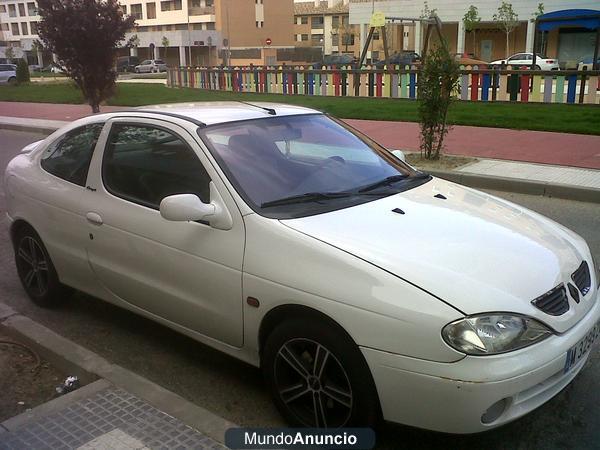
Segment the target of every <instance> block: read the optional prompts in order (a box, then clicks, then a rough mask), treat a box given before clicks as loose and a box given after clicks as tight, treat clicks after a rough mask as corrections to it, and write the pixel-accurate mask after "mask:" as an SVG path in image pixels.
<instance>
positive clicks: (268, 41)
mask: <svg viewBox="0 0 600 450" xmlns="http://www.w3.org/2000/svg"><path fill="white" fill-rule="evenodd" d="M265 43H266V44H267V45H271V44H272V43H273V41H272V40H271V38H267V40H266V41H265Z"/></svg>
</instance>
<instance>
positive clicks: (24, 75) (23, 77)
mask: <svg viewBox="0 0 600 450" xmlns="http://www.w3.org/2000/svg"><path fill="white" fill-rule="evenodd" d="M29 81H31V76H30V75H29V65H28V64H27V61H26V60H25V59H22V58H21V59H19V62H17V83H18V84H21V83H29Z"/></svg>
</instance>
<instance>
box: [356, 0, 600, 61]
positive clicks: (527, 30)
mask: <svg viewBox="0 0 600 450" xmlns="http://www.w3.org/2000/svg"><path fill="white" fill-rule="evenodd" d="M510 3H512V7H513V10H514V11H515V13H516V14H517V15H518V20H519V25H518V26H517V28H516V29H515V30H514V31H513V32H512V33H511V34H510V36H509V43H508V48H507V46H506V34H505V33H504V32H503V30H501V29H500V28H499V26H498V24H497V23H496V22H494V20H493V16H494V14H495V13H497V11H498V7H499V6H500V4H501V0H428V1H427V7H428V9H429V10H430V11H431V10H435V11H436V13H437V15H438V16H439V17H440V19H441V20H442V22H443V24H444V26H443V35H444V36H445V38H446V39H447V40H448V43H449V45H450V48H451V50H452V52H454V53H459V54H462V53H467V54H471V55H473V56H475V57H477V58H479V59H482V60H484V61H493V60H497V59H502V58H504V57H505V56H506V54H507V53H508V54H514V53H518V52H532V51H533V43H534V29H535V25H534V22H533V21H532V18H533V16H534V13H535V12H536V11H537V10H538V4H539V3H542V4H543V6H544V12H545V13H549V12H553V11H561V10H570V9H591V10H598V9H600V8H599V6H600V3H599V1H598V0H545V1H543V2H540V0H513V1H512V2H510ZM470 5H475V6H477V8H478V11H479V15H480V16H481V22H480V23H479V25H478V26H477V27H476V29H475V36H474V39H473V35H472V33H470V32H469V33H467V32H466V31H465V27H464V24H463V21H462V19H463V17H464V15H465V13H466V12H467V10H468V9H469V6H470ZM349 6H350V23H351V24H353V25H355V26H358V27H360V34H361V36H365V35H366V33H367V32H368V29H369V25H368V24H369V21H370V18H371V16H372V14H373V11H377V12H383V13H384V14H385V15H386V16H387V17H413V18H419V17H421V16H422V15H423V13H424V10H425V2H424V1H423V0H350V5H349ZM411 28H412V30H413V31H412V32H413V34H414V44H413V45H412V46H413V47H414V48H411V50H412V49H414V50H415V51H417V52H418V53H419V52H420V50H421V48H422V45H423V35H424V33H423V31H424V30H423V29H422V28H423V27H422V25H421V23H420V22H416V23H415V25H414V26H412V27H411ZM596 38H597V37H596V32H595V31H591V30H588V29H585V28H576V27H562V28H560V29H556V30H552V31H549V32H548V33H547V34H546V35H544V36H542V38H541V39H539V40H538V43H539V46H538V48H537V49H536V51H537V52H540V53H544V54H546V55H547V56H548V57H552V58H557V59H558V60H559V61H560V62H561V65H562V66H572V65H573V64H574V63H575V64H576V61H578V60H580V59H581V58H582V57H586V56H590V55H591V54H592V53H593V48H594V44H595V41H596Z"/></svg>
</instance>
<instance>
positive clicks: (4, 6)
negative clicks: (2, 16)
mask: <svg viewBox="0 0 600 450" xmlns="http://www.w3.org/2000/svg"><path fill="white" fill-rule="evenodd" d="M5 12H6V5H0V13H5Z"/></svg>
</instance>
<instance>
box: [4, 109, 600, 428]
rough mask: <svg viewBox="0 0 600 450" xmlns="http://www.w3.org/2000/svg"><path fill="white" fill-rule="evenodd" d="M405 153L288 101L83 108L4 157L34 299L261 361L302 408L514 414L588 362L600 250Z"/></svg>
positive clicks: (277, 389) (445, 415)
mask: <svg viewBox="0 0 600 450" xmlns="http://www.w3.org/2000/svg"><path fill="white" fill-rule="evenodd" d="M396 155H398V154H397V153H394V152H390V151H388V150H386V149H385V148H383V147H381V146H380V145H378V144H376V143H374V142H373V141H372V140H370V139H367V138H366V137H365V136H363V135H362V134H360V133H359V132H357V131H354V130H353V129H351V128H349V127H348V126H347V125H346V124H344V123H343V122H341V121H338V120H336V119H334V118H331V117H329V116H327V115H324V114H322V113H320V112H318V111H315V110H311V109H307V108H302V107H297V106H291V105H284V104H268V103H262V104H259V103H257V104H248V103H244V104H242V103H235V102H221V103H197V104H178V105H162V106H157V107H146V108H143V109H138V110H137V111H121V112H114V113H109V114H97V115H94V116H90V117H87V118H84V119H80V120H76V121H74V122H72V123H70V124H69V125H67V126H65V127H64V128H62V129H60V130H59V131H57V132H55V133H53V134H51V135H50V136H48V137H47V138H46V139H44V140H42V141H39V142H35V143H33V144H30V145H28V146H26V147H25V148H24V149H23V150H22V151H21V153H20V154H19V155H18V156H16V157H15V158H14V159H13V160H12V161H10V163H9V164H8V166H7V168H6V173H5V176H4V182H3V184H4V191H5V198H6V204H7V208H6V210H7V214H8V223H9V227H10V236H11V239H12V243H13V245H14V250H15V261H16V268H17V273H18V275H19V277H20V280H21V283H22V285H23V288H24V289H25V291H26V293H27V294H28V295H29V297H30V298H31V299H32V300H33V301H34V302H35V303H37V304H38V305H40V306H45V307H48V306H52V305H55V304H57V303H58V302H60V301H62V300H64V299H65V298H66V293H67V292H68V289H67V288H66V286H69V287H71V288H75V289H78V290H80V291H84V292H86V293H88V294H90V295H92V296H95V297H99V298H101V299H104V300H106V301H108V302H111V303H113V304H115V305H118V306H121V307H123V308H126V309H129V310H131V311H134V312H135V313H137V314H140V315H142V316H145V317H147V318H150V319H152V320H154V321H156V322H159V323H161V324H163V325H165V326H167V327H171V328H173V329H175V330H178V331H180V332H182V333H184V334H186V335H188V336H190V337H192V338H194V339H196V340H198V341H200V342H202V343H204V344H206V345H209V346H211V347H214V348H216V349H218V350H220V351H223V352H225V353H227V354H229V355H232V356H234V357H236V358H239V359H241V360H243V361H246V362H248V363H250V364H253V365H255V366H259V367H261V368H262V370H263V371H264V374H265V378H266V380H267V383H268V386H269V389H270V390H271V393H272V395H273V398H274V401H275V404H276V405H277V407H278V408H279V410H280V411H281V413H282V414H283V416H284V417H285V418H286V419H287V420H288V421H289V422H290V424H293V425H300V426H311V427H314V426H319V427H321V426H323V427H342V426H372V425H374V424H376V422H377V420H378V419H379V418H380V417H382V418H383V419H386V420H389V421H393V422H399V423H404V424H407V425H412V426H417V427H422V428H427V429H431V430H436V431H442V432H450V433H474V432H479V431H485V430H490V429H492V428H495V427H498V426H501V425H503V424H506V423H508V422H510V421H513V420H515V419H517V418H519V417H521V416H523V415H524V414H527V413H528V412H530V411H532V410H534V409H536V408H537V407H539V406H540V405H542V404H543V403H545V402H547V401H548V400H550V399H551V398H552V397H553V396H555V395H556V394H557V393H558V392H560V391H561V390H562V389H564V387H565V386H566V385H568V384H569V383H570V382H571V381H572V380H573V379H574V378H575V376H576V375H577V374H578V373H579V372H580V371H581V369H582V368H583V367H584V365H585V363H586V361H587V359H588V357H589V355H590V348H591V347H592V345H593V343H594V341H595V340H596V339H597V338H598V336H599V335H600V326H599V319H600V298H598V297H599V289H598V284H599V279H598V273H597V271H596V265H595V264H594V262H593V260H592V256H591V253H590V250H589V248H588V245H587V244H586V242H585V241H584V240H583V239H582V238H581V237H579V236H578V235H576V234H575V233H573V232H572V231H570V230H568V229H567V228H565V227H563V226H562V225H559V224H558V223H555V222H553V221H551V220H550V219H547V218H545V217H543V216H542V215H540V214H537V213H534V212H532V211H529V210H527V209H526V208H523V207H521V206H518V205H515V204H513V203H510V202H508V201H506V200H502V199H499V198H496V197H494V196H492V195H489V194H487V193H483V192H479V191H476V190H474V189H471V188H466V187H462V186H460V185H457V184H454V183H451V182H449V181H445V180H443V179H438V178H434V177H432V176H430V175H428V174H426V173H423V172H420V171H418V170H416V169H414V168H412V167H411V166H409V165H407V164H406V163H404V162H403V161H402V160H401V159H400V157H397V156H396ZM398 156H401V155H398ZM440 224H443V227H442V231H440V230H441V229H440ZM240 376H243V375H240Z"/></svg>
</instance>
